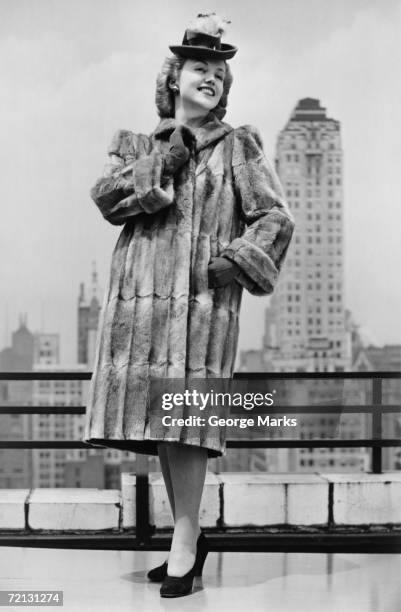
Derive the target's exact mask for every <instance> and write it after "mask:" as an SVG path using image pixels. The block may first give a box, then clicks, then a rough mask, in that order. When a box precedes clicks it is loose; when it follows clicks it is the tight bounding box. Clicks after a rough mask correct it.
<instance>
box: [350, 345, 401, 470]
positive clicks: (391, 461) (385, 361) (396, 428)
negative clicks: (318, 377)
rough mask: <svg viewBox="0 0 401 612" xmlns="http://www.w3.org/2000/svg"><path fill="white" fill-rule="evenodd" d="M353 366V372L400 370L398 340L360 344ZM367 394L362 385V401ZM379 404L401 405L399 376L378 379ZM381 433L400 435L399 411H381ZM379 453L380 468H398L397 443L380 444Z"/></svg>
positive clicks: (368, 390) (400, 460)
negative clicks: (379, 381) (380, 398)
mask: <svg viewBox="0 0 401 612" xmlns="http://www.w3.org/2000/svg"><path fill="white" fill-rule="evenodd" d="M353 370H355V372H400V371H401V344H385V345H384V346H382V347H379V346H372V345H369V346H367V347H361V348H360V350H359V351H358V352H357V353H356V355H355V361H354V364H353ZM371 397H372V394H371V388H370V387H365V389H364V401H366V402H367V403H368V402H369V403H370V399H371ZM382 404H383V405H385V406H389V405H392V406H396V407H399V406H400V405H401V390H400V384H399V380H397V379H391V378H390V379H386V380H383V381H382ZM369 431H371V428H369ZM382 437H383V438H401V416H400V413H399V411H397V412H392V413H388V414H385V415H383V417H382ZM382 453H383V469H384V470H401V449H400V448H399V447H389V448H383V451H382Z"/></svg>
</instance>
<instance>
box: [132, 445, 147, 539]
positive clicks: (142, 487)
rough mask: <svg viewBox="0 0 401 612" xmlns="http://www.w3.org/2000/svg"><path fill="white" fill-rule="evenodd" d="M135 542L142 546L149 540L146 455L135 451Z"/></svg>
mask: <svg viewBox="0 0 401 612" xmlns="http://www.w3.org/2000/svg"><path fill="white" fill-rule="evenodd" d="M135 465H136V493H135V499H136V501H135V513H136V527H135V531H136V543H137V545H138V546H143V545H144V544H145V542H147V541H148V540H149V535H150V525H149V464H148V458H147V456H146V455H143V454H140V453H136V460H135Z"/></svg>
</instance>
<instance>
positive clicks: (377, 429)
mask: <svg viewBox="0 0 401 612" xmlns="http://www.w3.org/2000/svg"><path fill="white" fill-rule="evenodd" d="M91 376H92V374H91V372H0V381H2V380H7V381H37V380H54V381H55V380H62V381H66V380H74V381H77V380H90V378H91ZM241 379H242V380H244V379H246V380H255V381H257V380H265V381H267V380H314V379H315V380H316V379H325V380H336V379H340V380H346V379H355V380H370V381H371V384H372V386H371V398H372V403H371V404H367V405H331V404H330V405H323V406H322V405H319V404H316V405H307V406H305V405H303V406H299V405H296V406H294V405H291V406H277V405H276V406H271V407H270V408H269V414H270V415H273V414H286V415H288V414H302V415H305V414H344V413H354V414H371V415H372V421H371V423H372V437H371V438H357V439H355V438H353V439H344V440H340V439H327V438H317V439H309V440H303V439H282V438H280V439H228V440H227V441H226V446H227V448H265V449H266V448H338V447H342V448H347V447H354V448H355V447H365V448H371V450H372V454H371V466H372V472H373V473H375V474H380V473H381V472H382V450H383V448H385V447H400V446H401V439H400V438H394V437H392V438H384V439H383V437H382V431H383V423H382V417H383V415H384V414H389V413H396V412H400V411H401V407H400V406H399V405H383V403H382V398H383V381H384V380H388V379H401V372H275V373H265V372H262V373H249V372H240V373H236V374H234V380H241ZM85 411H86V408H85V406H0V414H13V415H18V414H29V415H35V414H70V415H83V414H85ZM256 413H257V411H256ZM89 448H90V446H89V445H88V444H86V443H85V442H82V441H74V440H0V449H84V450H88V449H89ZM97 448H98V447H97ZM137 465H138V469H137V473H136V500H137V503H136V532H135V535H136V545H137V547H142V548H143V547H145V548H147V549H149V548H155V549H158V550H159V549H165V548H168V546H167V544H166V540H165V539H163V537H162V538H160V537H159V538H153V539H152V540H153V541H152V542H151V541H150V540H151V533H152V527H151V526H150V524H149V481H148V473H147V469H146V468H145V464H144V462H141V461H140V462H138V464H137ZM141 466H142V467H141ZM351 535H352V534H348V535H346V536H344V537H346V538H347V539H348V541H349V539H350V536H351ZM354 535H355V534H354ZM257 536H258V538H259V539H260V534H257ZM294 537H295V535H294V534H293V535H288V534H287V535H286V537H284V538H283V539H282V543H281V544H280V547H279V548H278V549H277V550H282V549H283V548H282V547H285V546H287V543H288V538H290V540H291V539H292V540H293V539H294ZM114 538H115V536H114ZM238 538H239V539H238ZM336 538H337V540H336V544H335V543H334V541H333V546H334V548H333V546H331V547H330V549H331V550H335V549H339V550H344V546H343V545H341V537H340V536H339V534H337V536H336ZM338 538H340V539H338ZM106 539H107V538H106ZM351 539H352V538H351ZM398 540H399V537H398ZM398 540H397V541H398ZM42 541H46V539H45V540H43V538H42ZM49 541H50V542H52V544H49V543H47V545H57V544H55V542H56V541H57V538H55V537H54V536H53V537H51V538H50V540H49ZM84 541H85V538H82V537H80V538H78V540H77V542H76V545H77V546H78V545H79V543H80V545H81V546H84ZM102 541H103V544H104V536H103V538H102ZM262 541H263V542H265V539H263V538H262V540H259V544H258V541H257V539H254V541H253V544H250V535H249V534H245V536H244V537H242V542H241V536H240V535H239V534H235V537H234V539H233V538H231V540H230V542H231V546H230V550H242V549H244V550H259V548H258V547H259V546H261V545H262V544H260V542H262ZM380 541H382V539H381V540H380ZM113 542H114V539H113V536H111V539H110V542H109V545H110V546H111V547H113ZM300 542H301V541H300ZM126 544H127V545H128V547H131V548H132V542H131V544H130V543H129V542H128V541H126ZM42 545H46V544H42ZM300 545H301V548H297V547H295V548H294V547H292V550H304V548H302V544H300ZM322 546H323V548H322ZM336 546H337V547H338V546H339V548H336ZM398 546H399V544H398ZM244 547H245V548H244ZM345 548H347V547H345ZM379 548H380V547H379ZM390 549H392V547H391V546H390V548H389V547H388V545H387V547H386V548H385V550H384V552H386V551H388V550H390ZM215 550H226V548H224V545H223V543H222V542H220V541H219V539H218V538H217V539H216V541H215ZM270 550H275V548H274V546H273V548H270ZM308 550H310V548H308ZM318 550H326V548H325V547H324V544H322V540H321V537H320V544H319V546H318Z"/></svg>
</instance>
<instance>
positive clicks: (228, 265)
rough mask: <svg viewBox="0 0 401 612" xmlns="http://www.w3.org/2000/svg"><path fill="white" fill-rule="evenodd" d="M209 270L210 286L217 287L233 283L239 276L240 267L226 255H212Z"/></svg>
mask: <svg viewBox="0 0 401 612" xmlns="http://www.w3.org/2000/svg"><path fill="white" fill-rule="evenodd" d="M207 272H208V284H209V288H210V289H217V288H218V287H224V286H225V285H228V284H229V283H231V281H233V280H234V279H235V278H236V277H237V276H238V274H239V272H240V268H239V266H237V264H236V263H234V262H233V261H231V260H230V259H227V258H226V257H212V259H211V260H210V263H209V266H208V269H207Z"/></svg>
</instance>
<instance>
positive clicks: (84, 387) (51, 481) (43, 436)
mask: <svg viewBox="0 0 401 612" xmlns="http://www.w3.org/2000/svg"><path fill="white" fill-rule="evenodd" d="M86 369H87V368H86V365H85V364H78V365H76V364H74V365H71V366H68V365H63V366H61V365H60V364H58V363H57V362H55V363H46V364H37V365H36V364H35V366H34V370H35V371H36V372H76V373H80V372H86ZM88 383H89V381H85V380H37V381H34V384H33V395H32V400H33V404H34V405H35V406H52V407H55V408H56V409H57V407H60V408H61V407H64V406H82V405H85V402H86V396H87V391H88ZM83 419H84V417H83V415H81V416H80V415H78V416H77V415H73V414H62V413H60V414H35V415H32V438H33V439H34V440H37V441H41V440H55V441H61V440H66V441H67V440H68V441H72V440H79V439H80V434H81V432H82V431H83ZM71 452H74V451H70V450H69V449H34V450H33V451H32V470H33V477H32V486H33V487H52V488H53V487H56V488H57V487H64V486H65V474H64V471H65V465H66V462H67V460H68V459H69V457H70V453H71ZM75 452H79V451H75ZM82 452H83V453H86V451H82Z"/></svg>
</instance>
